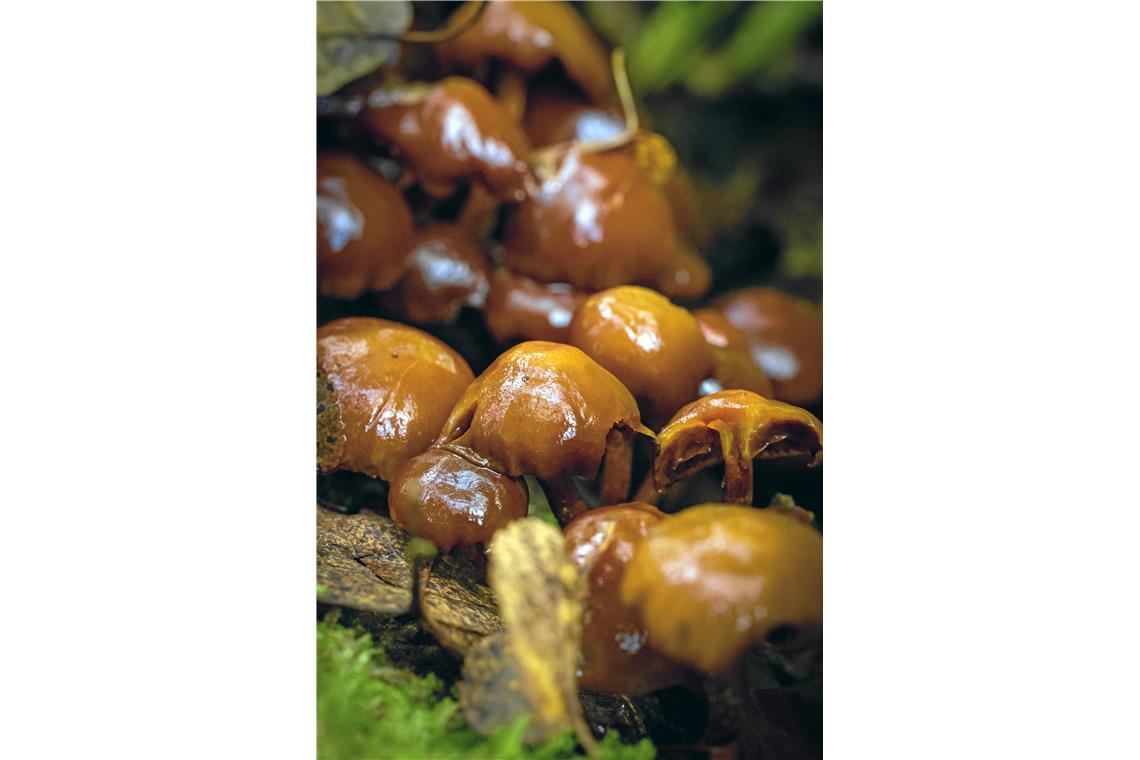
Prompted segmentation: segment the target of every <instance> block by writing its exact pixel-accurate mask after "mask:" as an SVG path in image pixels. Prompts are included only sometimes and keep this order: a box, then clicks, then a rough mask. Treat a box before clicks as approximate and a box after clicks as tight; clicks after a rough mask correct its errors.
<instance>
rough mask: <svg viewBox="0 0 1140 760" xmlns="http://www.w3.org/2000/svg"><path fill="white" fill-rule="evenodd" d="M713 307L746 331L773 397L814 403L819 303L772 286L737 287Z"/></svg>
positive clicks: (819, 390)
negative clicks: (770, 383) (770, 384)
mask: <svg viewBox="0 0 1140 760" xmlns="http://www.w3.org/2000/svg"><path fill="white" fill-rule="evenodd" d="M713 307H714V308H715V309H716V310H717V311H719V312H720V313H721V314H723V315H724V317H725V319H727V320H728V321H729V322H730V323H731V324H732V325H733V326H734V327H736V328H737V329H738V330H740V331H741V332H742V333H744V334H745V335H746V336H748V339H749V351H750V352H751V354H752V358H753V361H755V362H756V364H757V365H759V367H760V368H761V369H763V370H764V372H765V374H767V375H768V377H769V378H771V380H772V385H773V389H774V393H775V398H778V399H780V400H781V401H787V402H790V403H793V404H809V405H810V404H814V403H815V402H817V401H819V399H820V397H821V396H822V394H823V316H822V314H821V313H820V310H819V308H818V307H817V306H816V305H815V304H813V303H811V302H810V301H806V300H804V299H802V298H795V297H793V296H789V295H787V294H786V293H781V292H780V291H778V290H774V289H772V288H748V289H745V290H738V291H734V292H732V293H729V294H727V295H725V296H724V297H722V298H719V299H717V301H716V302H715V303H714V304H713Z"/></svg>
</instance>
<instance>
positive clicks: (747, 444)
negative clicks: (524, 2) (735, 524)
mask: <svg viewBox="0 0 1140 760" xmlns="http://www.w3.org/2000/svg"><path fill="white" fill-rule="evenodd" d="M757 457H761V458H765V459H780V458H802V459H804V460H805V462H806V464H807V465H808V466H809V467H814V466H817V465H818V464H820V462H822V460H823V423H821V422H820V421H819V419H818V418H817V417H816V416H815V415H813V414H811V413H810V412H808V411H806V410H804V409H800V408H799V407H797V406H792V405H791V404H785V403H783V402H781V401H773V400H771V399H766V398H764V397H763V396H759V395H757V394H755V393H752V392H750V391H745V390H727V391H720V392H718V393H713V394H710V395H708V396H704V397H702V398H699V399H697V400H696V401H694V402H692V403H691V404H688V405H686V406H685V407H683V408H682V409H681V410H680V411H678V412H677V414H676V415H674V417H673V419H672V420H670V421H669V424H668V425H666V426H665V427H664V428H662V429H661V432H659V433H658V434H657V455H656V457H655V458H654V461H653V479H654V481H655V484H656V486H657V489H658V490H659V491H663V490H665V489H666V488H667V487H668V486H669V485H671V484H672V483H674V482H675V481H677V480H680V479H682V478H686V477H689V476H690V475H692V474H694V473H696V472H697V471H699V470H702V469H704V468H706V467H710V466H712V465H714V464H717V463H719V462H724V465H725V477H724V487H725V496H724V498H725V500H726V501H732V502H735V503H742V504H747V503H751V498H752V460H753V459H755V458H757Z"/></svg>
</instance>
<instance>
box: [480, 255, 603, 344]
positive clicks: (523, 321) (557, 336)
mask: <svg viewBox="0 0 1140 760" xmlns="http://www.w3.org/2000/svg"><path fill="white" fill-rule="evenodd" d="M585 299H586V293H583V292H582V291H580V290H578V289H577V288H575V287H574V286H573V285H570V284H568V283H565V282H538V281H537V280H532V279H531V278H529V277H524V276H522V275H519V274H515V273H513V272H511V271H509V270H507V269H499V270H497V271H496V272H495V273H494V274H493V275H492V276H491V286H490V288H489V289H488V291H487V300H486V302H485V303H484V305H483V318H484V319H485V320H486V322H487V329H488V330H490V332H491V335H492V337H494V338H495V340H496V341H498V342H499V343H507V342H509V341H512V340H520V339H521V340H546V341H554V342H558V343H568V342H569V341H570V320H571V319H573V317H574V312H575V311H576V310H577V309H578V306H579V304H581V303H582V301H584V300H585Z"/></svg>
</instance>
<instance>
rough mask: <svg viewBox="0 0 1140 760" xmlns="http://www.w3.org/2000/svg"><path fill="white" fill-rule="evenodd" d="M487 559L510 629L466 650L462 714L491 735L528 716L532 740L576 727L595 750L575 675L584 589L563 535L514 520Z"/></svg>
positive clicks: (540, 523) (531, 522) (530, 519)
mask: <svg viewBox="0 0 1140 760" xmlns="http://www.w3.org/2000/svg"><path fill="white" fill-rule="evenodd" d="M488 553H489V556H490V568H489V570H488V577H489V578H490V581H491V588H492V589H494V591H495V597H496V598H497V599H498V602H499V614H500V615H501V616H502V619H503V623H504V626H505V629H506V630H505V631H504V633H503V635H502V636H501V637H498V638H494V639H492V640H489V641H488V640H484V641H482V642H480V643H479V644H477V645H476V646H475V647H473V648H472V650H471V651H469V652H468V655H467V659H466V660H465V661H464V667H463V674H464V681H465V682H466V685H465V686H464V687H463V690H462V691H461V692H460V694H461V703H462V704H463V711H464V715H466V716H467V717H468V720H469V721H470V722H471V724H472V725H473V726H475V727H476V729H477V730H481V731H487V730H492V729H494V728H496V727H498V726H499V725H504V724H505V723H508V722H510V721H511V720H513V719H514V718H517V717H518V715H520V714H523V713H524V712H525V713H527V714H529V715H530V718H531V724H530V729H529V731H528V735H527V739H528V741H539V740H541V739H544V738H548V737H550V736H554V735H556V734H558V733H561V732H562V731H565V730H566V729H568V728H573V729H574V730H575V731H576V732H577V734H578V738H579V741H581V742H582V744H583V746H585V747H586V748H587V749H588V750H590V751H593V747H594V744H593V736H592V735H591V734H590V730H589V728H587V727H586V724H585V722H584V721H583V720H582V715H581V705H580V704H579V702H578V685H577V675H576V670H577V658H578V647H579V642H580V641H581V638H582V613H583V607H584V597H585V584H584V583H583V581H582V578H581V576H580V575H579V573H578V570H577V568H575V567H574V565H573V564H571V563H570V561H569V560H568V559H567V557H566V549H565V542H564V541H563V539H562V533H561V531H559V530H558V528H556V527H554V526H553V525H550V524H549V523H547V522H545V521H543V520H541V519H538V518H535V517H528V518H525V519H522V520H516V521H515V522H512V523H511V524H509V525H508V526H506V527H505V528H503V529H502V530H500V531H499V532H497V533H496V534H495V537H494V539H493V540H492V542H491V548H490V550H489V552H488ZM496 655H497V656H496ZM491 703H497V704H491Z"/></svg>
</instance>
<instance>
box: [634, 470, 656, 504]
mask: <svg viewBox="0 0 1140 760" xmlns="http://www.w3.org/2000/svg"><path fill="white" fill-rule="evenodd" d="M660 499H661V492H660V491H658V490H657V485H656V484H655V482H654V480H653V467H652V466H650V468H649V472H647V473H645V478H644V479H643V480H642V481H641V485H640V486H638V487H637V493H636V494H634V496H633V500H634V501H643V502H645V503H646V504H652V505H653V506H655V507H656V506H657V503H658V501H659V500H660Z"/></svg>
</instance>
